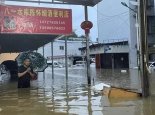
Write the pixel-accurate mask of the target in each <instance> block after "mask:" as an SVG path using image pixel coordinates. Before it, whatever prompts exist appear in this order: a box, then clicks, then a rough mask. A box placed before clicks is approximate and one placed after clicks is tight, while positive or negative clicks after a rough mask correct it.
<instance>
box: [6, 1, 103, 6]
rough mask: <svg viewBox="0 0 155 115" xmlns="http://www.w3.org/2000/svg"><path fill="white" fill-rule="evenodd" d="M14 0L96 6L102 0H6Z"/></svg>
mask: <svg viewBox="0 0 155 115" xmlns="http://www.w3.org/2000/svg"><path fill="white" fill-rule="evenodd" d="M5 1H13V2H29V3H38V4H39V3H44V4H72V5H85V6H95V5H96V4H97V3H99V2H101V0H5Z"/></svg>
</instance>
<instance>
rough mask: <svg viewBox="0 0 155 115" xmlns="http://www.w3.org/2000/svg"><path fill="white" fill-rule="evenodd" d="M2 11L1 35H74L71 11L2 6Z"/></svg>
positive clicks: (0, 7)
mask: <svg viewBox="0 0 155 115" xmlns="http://www.w3.org/2000/svg"><path fill="white" fill-rule="evenodd" d="M0 10H1V14H0V15H1V33H19V34H20V33H21V34H23V33H24V34H57V35H60V34H71V33H72V11H71V9H56V8H41V7H27V6H4V5H0Z"/></svg>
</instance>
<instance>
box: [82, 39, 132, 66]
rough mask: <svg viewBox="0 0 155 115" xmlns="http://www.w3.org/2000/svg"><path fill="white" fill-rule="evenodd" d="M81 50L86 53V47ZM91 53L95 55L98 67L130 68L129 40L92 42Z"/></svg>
mask: <svg viewBox="0 0 155 115" xmlns="http://www.w3.org/2000/svg"><path fill="white" fill-rule="evenodd" d="M80 50H81V52H82V54H85V51H86V50H85V47H83V48H80ZM90 54H91V55H95V62H96V68H103V69H121V68H129V45H128V41H121V42H113V43H98V44H92V45H91V46H90Z"/></svg>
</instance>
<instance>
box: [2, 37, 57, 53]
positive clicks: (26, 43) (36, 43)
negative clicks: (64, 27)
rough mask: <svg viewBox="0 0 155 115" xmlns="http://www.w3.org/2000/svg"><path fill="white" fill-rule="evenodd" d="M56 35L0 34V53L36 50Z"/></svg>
mask: <svg viewBox="0 0 155 115" xmlns="http://www.w3.org/2000/svg"><path fill="white" fill-rule="evenodd" d="M56 37H58V35H38V34H36V35H31V34H0V53H9V52H23V51H33V50H37V49H38V48H39V47H41V46H43V45H45V44H47V43H49V42H52V41H53V40H54V39H56Z"/></svg>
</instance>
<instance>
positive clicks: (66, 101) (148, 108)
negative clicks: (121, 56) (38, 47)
mask: <svg viewBox="0 0 155 115" xmlns="http://www.w3.org/2000/svg"><path fill="white" fill-rule="evenodd" d="M91 69H92V70H91V76H92V79H94V84H97V83H101V82H104V83H108V84H110V85H113V86H118V87H125V88H132V89H137V90H139V91H140V90H141V89H140V84H141V83H140V80H139V77H138V72H137V70H128V71H127V73H121V71H120V70H97V71H96V70H95V68H91ZM51 71H52V70H51V68H47V70H46V71H45V74H43V73H39V77H38V81H33V82H32V83H31V86H32V87H31V88H30V89H20V90H19V89H17V82H10V81H9V77H7V76H5V75H3V82H1V83H0V115H51V114H52V115H154V114H155V110H154V106H155V97H154V96H151V97H150V98H147V99H141V98H136V99H108V98H107V97H106V96H101V95H100V94H96V93H94V92H93V91H92V90H91V88H90V87H88V86H87V78H86V74H85V69H84V68H78V69H76V68H69V77H68V78H69V79H68V81H66V79H65V70H64V69H63V68H60V69H55V78H54V80H52V76H51ZM44 75H45V76H44ZM130 75H131V76H130ZM152 77H153V76H152ZM152 87H153V85H152Z"/></svg>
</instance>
